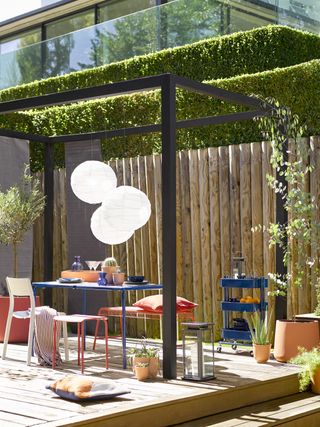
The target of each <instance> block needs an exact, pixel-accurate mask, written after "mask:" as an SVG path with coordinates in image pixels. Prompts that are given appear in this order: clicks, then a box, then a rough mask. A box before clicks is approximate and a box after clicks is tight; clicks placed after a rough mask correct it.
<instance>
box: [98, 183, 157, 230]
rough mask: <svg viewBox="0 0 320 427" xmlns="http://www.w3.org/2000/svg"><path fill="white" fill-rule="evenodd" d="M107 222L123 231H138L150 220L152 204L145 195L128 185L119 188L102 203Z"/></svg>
mask: <svg viewBox="0 0 320 427" xmlns="http://www.w3.org/2000/svg"><path fill="white" fill-rule="evenodd" d="M102 211H103V213H102V215H103V217H104V218H105V219H106V221H107V222H108V223H109V224H110V225H112V226H113V227H115V228H119V229H121V230H137V229H138V228H140V227H142V226H143V225H144V224H145V223H146V222H147V221H148V219H149V218H150V215H151V204H150V201H149V199H148V197H147V195H146V194H145V193H143V192H142V191H140V190H138V189H137V188H134V187H130V186H128V185H122V186H120V187H117V188H116V189H115V190H113V191H112V192H111V193H109V194H108V195H107V198H106V200H105V201H104V202H103V203H102Z"/></svg>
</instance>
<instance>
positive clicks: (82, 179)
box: [71, 160, 117, 204]
mask: <svg viewBox="0 0 320 427" xmlns="http://www.w3.org/2000/svg"><path fill="white" fill-rule="evenodd" d="M116 186H117V177H116V175H115V173H114V172H113V170H112V169H111V167H110V166H108V165H106V164H105V163H103V162H98V161H97V160H88V161H86V162H83V163H81V164H80V165H78V166H77V167H76V168H75V170H74V171H73V172H72V175H71V188H72V191H73V192H74V194H75V195H76V196H77V197H78V198H79V199H80V200H82V201H83V202H87V203H91V204H95V203H101V202H102V201H103V200H104V199H105V197H106V194H107V193H108V192H110V191H112V190H113V189H115V188H116Z"/></svg>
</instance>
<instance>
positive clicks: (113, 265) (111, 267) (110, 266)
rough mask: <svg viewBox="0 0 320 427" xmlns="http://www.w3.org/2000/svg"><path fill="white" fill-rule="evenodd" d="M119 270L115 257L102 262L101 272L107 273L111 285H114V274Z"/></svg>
mask: <svg viewBox="0 0 320 427" xmlns="http://www.w3.org/2000/svg"><path fill="white" fill-rule="evenodd" d="M118 269H119V266H118V264H117V260H116V259H115V258H113V257H108V258H106V259H105V260H104V261H103V262H102V265H101V271H104V272H105V273H106V279H107V283H108V284H109V285H112V284H113V277H112V274H113V273H116V272H117V270H118Z"/></svg>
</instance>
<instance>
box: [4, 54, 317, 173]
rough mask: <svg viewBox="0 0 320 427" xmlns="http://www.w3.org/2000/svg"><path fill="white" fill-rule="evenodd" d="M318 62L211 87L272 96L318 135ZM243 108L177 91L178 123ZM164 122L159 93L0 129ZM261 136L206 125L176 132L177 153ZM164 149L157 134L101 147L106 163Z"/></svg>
mask: <svg viewBox="0 0 320 427" xmlns="http://www.w3.org/2000/svg"><path fill="white" fill-rule="evenodd" d="M319 75H320V60H314V61H310V62H307V63H303V64H299V65H295V66H292V67H287V68H278V69H276V70H273V71H265V72H262V73H257V74H251V75H244V76H238V77H234V78H231V79H220V80H214V81H210V82H209V83H210V84H212V85H215V86H218V87H223V88H225V89H229V90H231V91H234V92H240V93H245V94H248V95H250V94H255V95H261V96H263V97H273V98H276V99H278V100H279V101H280V103H282V104H284V105H287V106H289V107H290V108H291V109H292V111H293V112H294V113H297V114H299V116H300V119H301V121H302V122H303V123H305V124H306V125H307V129H308V131H307V132H308V134H309V135H312V134H319V133H320V121H319V112H320V85H319ZM241 110H243V107H239V106H235V105H231V104H226V103H224V102H221V101H219V100H215V99H213V98H210V97H206V96H201V95H195V94H192V93H186V92H185V91H181V90H179V91H178V94H177V111H178V119H184V118H191V117H201V116H208V115H216V114H223V113H227V112H234V111H241ZM159 121H160V97H159V92H158V91H154V92H149V93H142V94H133V95H129V96H121V97H113V98H107V99H99V100H95V101H89V102H82V103H79V104H73V105H68V106H59V107H53V108H49V109H47V110H42V111H41V112H39V111H38V112H36V111H33V112H30V111H29V112H23V113H20V114H8V115H7V116H2V117H0V126H1V127H5V128H11V129H16V130H23V131H26V132H35V133H43V134H48V135H49V134H67V133H73V132H81V131H86V132H88V131H94V130H103V129H116V128H119V127H124V126H126V125H128V126H131V125H132V124H135V125H142V124H148V123H158V122H159ZM259 140H261V136H260V133H259V130H258V128H257V124H256V123H255V122H253V121H247V122H239V123H236V124H233V125H230V124H228V125H219V126H206V127H201V128H192V129H184V130H180V131H178V135H177V144H178V148H179V149H185V148H199V147H209V146H210V147H211V146H221V145H229V144H239V143H245V142H252V141H259ZM160 150H161V139H160V136H159V135H158V134H153V135H146V136H139V137H138V136H135V137H126V138H125V140H124V139H123V138H113V139H112V140H107V141H104V142H103V155H104V158H105V159H109V158H114V157H130V156H136V155H139V154H141V155H146V154H151V153H152V152H159V151H160ZM56 161H57V165H60V166H62V165H63V149H62V145H59V146H58V147H57V157H56ZM41 167H42V155H41V151H39V146H38V145H36V144H33V156H32V169H33V170H39V169H41Z"/></svg>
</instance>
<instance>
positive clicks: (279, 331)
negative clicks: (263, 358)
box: [274, 320, 319, 362]
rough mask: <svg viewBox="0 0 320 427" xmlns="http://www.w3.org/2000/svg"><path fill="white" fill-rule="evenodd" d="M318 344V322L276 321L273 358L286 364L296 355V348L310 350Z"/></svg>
mask: <svg viewBox="0 0 320 427" xmlns="http://www.w3.org/2000/svg"><path fill="white" fill-rule="evenodd" d="M318 344H319V326H318V322H317V321H314V322H295V321H294V320H277V322H276V331H275V338H274V357H275V359H276V360H277V361H278V362H287V361H288V360H290V359H292V358H293V357H295V356H297V354H298V347H304V348H305V349H306V350H308V351H309V350H311V349H312V348H313V347H317V346H318Z"/></svg>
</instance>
